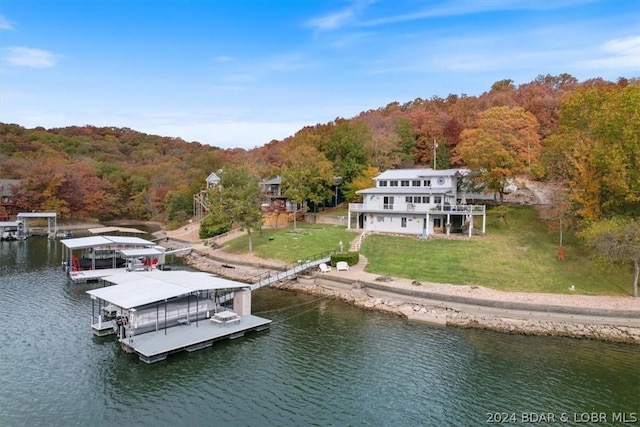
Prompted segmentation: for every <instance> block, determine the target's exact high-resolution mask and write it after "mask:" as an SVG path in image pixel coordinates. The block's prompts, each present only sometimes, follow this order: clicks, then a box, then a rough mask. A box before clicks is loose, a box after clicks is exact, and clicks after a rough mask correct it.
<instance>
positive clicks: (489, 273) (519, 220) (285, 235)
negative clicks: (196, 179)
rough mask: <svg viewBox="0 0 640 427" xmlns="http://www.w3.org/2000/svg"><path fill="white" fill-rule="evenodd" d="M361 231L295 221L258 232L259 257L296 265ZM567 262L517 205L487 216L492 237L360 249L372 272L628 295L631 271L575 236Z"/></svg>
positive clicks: (240, 244) (379, 238)
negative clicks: (599, 260)
mask: <svg viewBox="0 0 640 427" xmlns="http://www.w3.org/2000/svg"><path fill="white" fill-rule="evenodd" d="M357 236H358V233H355V232H350V231H347V230H346V229H345V228H344V227H338V226H333V225H321V224H317V225H310V224H305V223H302V224H300V223H299V224H298V229H297V230H295V231H294V230H293V227H292V226H290V227H289V228H286V229H280V230H265V231H263V232H262V233H254V239H253V240H254V252H255V253H256V255H258V256H260V257H264V258H275V259H280V260H284V261H287V262H291V263H294V262H296V261H297V260H300V259H305V258H307V257H311V256H313V255H315V254H318V253H321V252H327V251H331V250H336V249H338V246H339V242H340V241H342V242H343V244H344V247H345V249H348V247H349V242H350V241H351V240H352V239H354V238H356V237H357ZM564 247H565V250H566V255H565V261H564V262H559V261H557V259H556V253H557V248H558V235H557V234H553V235H551V234H549V233H548V232H547V224H546V222H544V221H542V220H541V219H540V218H539V217H538V215H537V212H536V211H535V209H534V208H531V207H526V206H525V207H515V208H514V210H513V212H512V213H511V214H509V215H508V216H507V218H506V221H499V220H498V219H497V218H496V217H494V216H492V215H491V213H490V211H489V212H488V215H487V235H486V236H484V237H474V238H473V239H472V240H470V241H469V240H466V239H460V240H458V239H451V240H447V239H429V240H419V239H417V238H414V237H397V236H387V235H379V234H373V235H370V236H369V237H367V238H366V239H365V241H364V244H363V247H362V249H361V251H362V254H363V255H365V256H366V257H367V258H368V260H369V264H368V266H367V271H368V272H370V273H374V274H380V275H388V276H395V277H404V278H408V279H414V280H418V281H424V282H437V283H451V284H464V285H481V286H486V287H490V288H494V289H500V290H510V291H523V292H550V293H570V291H569V287H570V286H572V285H573V286H575V291H574V292H573V293H576V294H593V295H596V294H597V295H631V291H632V289H631V281H632V272H631V267H630V266H629V267H622V268H621V267H614V266H611V267H610V268H605V267H603V266H602V265H598V264H595V263H593V262H592V261H591V260H590V259H589V256H588V254H587V253H585V252H584V251H583V250H582V249H581V248H580V247H579V246H578V245H577V244H576V241H575V239H573V238H572V236H570V235H568V233H567V232H565V236H564ZM247 249H248V243H247V237H246V236H243V237H240V238H238V239H235V240H233V241H231V242H229V243H228V246H227V250H228V251H230V252H234V253H242V252H246V251H247Z"/></svg>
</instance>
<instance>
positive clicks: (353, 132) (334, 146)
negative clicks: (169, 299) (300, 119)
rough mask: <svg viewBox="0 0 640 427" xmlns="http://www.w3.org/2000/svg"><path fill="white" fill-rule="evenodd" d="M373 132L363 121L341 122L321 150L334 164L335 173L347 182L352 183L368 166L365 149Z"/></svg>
mask: <svg viewBox="0 0 640 427" xmlns="http://www.w3.org/2000/svg"><path fill="white" fill-rule="evenodd" d="M370 139H371V132H370V131H369V129H368V128H367V126H366V125H365V124H364V123H363V122H361V121H355V122H352V123H350V122H349V121H347V120H343V121H340V122H339V123H338V124H336V126H335V127H334V128H333V130H332V132H331V134H330V135H329V138H328V140H327V141H326V142H325V143H324V144H323V146H322V148H321V150H322V152H323V153H324V155H325V156H326V158H327V159H328V160H329V161H330V162H331V163H333V166H334V172H335V174H336V175H337V176H341V177H342V178H343V179H344V181H345V182H350V181H351V180H352V179H353V178H354V177H355V176H357V175H358V174H359V173H360V171H362V169H363V168H364V167H365V166H366V165H367V153H366V150H365V147H366V146H367V142H368V141H369V140H370Z"/></svg>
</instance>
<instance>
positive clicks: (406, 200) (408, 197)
mask: <svg viewBox="0 0 640 427" xmlns="http://www.w3.org/2000/svg"><path fill="white" fill-rule="evenodd" d="M404 201H405V202H406V203H413V197H411V196H407V197H405V198H404Z"/></svg>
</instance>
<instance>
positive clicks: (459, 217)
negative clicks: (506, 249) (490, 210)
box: [347, 169, 486, 237]
mask: <svg viewBox="0 0 640 427" xmlns="http://www.w3.org/2000/svg"><path fill="white" fill-rule="evenodd" d="M467 172H468V171H467V170H466V169H445V170H435V169H395V170H388V171H385V172H383V173H381V174H380V175H378V176H377V177H375V178H374V180H375V187H373V188H367V189H365V190H360V191H358V192H357V194H361V195H362V198H363V203H349V214H348V215H349V216H348V219H347V224H349V225H348V227H349V228H352V216H354V223H355V227H356V228H357V229H361V230H368V231H378V232H385V233H399V234H412V235H421V236H423V237H427V236H429V235H432V234H437V233H445V234H449V233H465V234H468V235H469V236H471V233H472V230H473V228H474V221H478V220H480V219H482V224H481V230H482V234H484V233H485V230H486V210H485V206H484V205H468V204H466V200H465V192H464V189H463V188H462V185H461V183H462V179H463V177H464V175H465V174H466V173H467Z"/></svg>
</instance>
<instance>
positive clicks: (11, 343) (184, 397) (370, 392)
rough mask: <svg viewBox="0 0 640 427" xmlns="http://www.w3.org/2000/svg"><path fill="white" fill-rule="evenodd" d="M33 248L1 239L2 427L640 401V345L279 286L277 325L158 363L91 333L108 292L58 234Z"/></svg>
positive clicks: (355, 420)
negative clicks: (427, 320)
mask: <svg viewBox="0 0 640 427" xmlns="http://www.w3.org/2000/svg"><path fill="white" fill-rule="evenodd" d="M5 243H10V244H5ZM14 243H15V244H14ZM23 243H24V242H4V243H2V244H1V245H0V256H1V259H2V263H1V264H0V271H1V272H2V273H1V274H2V276H1V277H2V278H1V283H0V313H2V315H3V322H4V327H5V330H4V333H2V334H0V360H2V361H3V363H1V364H0V378H2V385H3V387H1V388H0V425H26V424H29V425H51V424H52V423H53V424H55V425H87V424H91V425H114V424H123V425H154V426H157V425H167V426H169V425H171V426H174V425H186V424H189V425H203V426H209V425H248V426H253V425H255V426H263V425H374V426H375V425H477V424H485V423H486V417H487V415H486V414H487V413H488V412H495V411H507V412H514V411H515V412H524V411H532V412H554V413H560V412H569V411H572V412H573V411H608V412H611V411H626V412H633V411H636V412H637V411H639V410H640V408H638V396H640V372H639V370H638V369H637V363H638V360H640V348H639V347H638V346H631V345H620V344H607V343H602V342H596V341H586V340H585V341H580V340H574V339H564V338H551V337H528V336H517V335H516V336H512V335H504V334H498V333H493V332H488V331H481V330H473V329H455V328H445V327H433V326H429V325H424V324H419V323H410V322H407V321H406V320H405V319H403V318H400V317H398V316H394V315H389V314H386V313H378V312H370V311H364V310H361V309H358V308H355V307H352V306H350V305H347V304H344V303H341V302H339V301H335V300H331V299H327V298H319V297H317V296H311V295H305V294H301V293H295V292H285V291H278V290H273V289H269V288H266V289H261V290H259V291H257V292H256V293H255V294H254V296H253V308H254V312H256V313H257V314H258V315H260V316H262V317H266V318H270V319H272V320H273V324H272V327H271V330H270V331H266V332H261V333H255V334H249V335H247V336H245V337H244V338H240V339H237V340H233V341H222V342H218V343H215V344H214V346H213V347H212V348H209V349H205V350H202V351H198V352H194V353H179V354H174V355H171V356H169V358H168V359H167V360H166V361H164V362H160V363H156V364H153V365H146V364H145V363H142V362H140V361H139V360H138V359H137V358H136V357H135V356H133V355H128V354H125V353H124V352H122V351H121V350H120V348H119V347H118V345H117V343H116V341H115V340H114V339H113V338H95V337H93V336H92V334H91V332H90V328H89V323H90V319H91V300H90V298H89V297H88V295H87V294H86V290H88V289H91V288H92V287H93V286H96V285H89V286H87V285H83V286H78V285H73V284H70V283H69V282H68V281H67V279H66V277H65V276H64V274H63V272H62V270H61V269H60V267H59V261H60V260H59V259H58V257H59V250H58V249H56V245H55V242H49V241H47V239H36V238H34V239H30V240H29V241H28V242H27V244H23ZM52 420H55V421H53V422H52Z"/></svg>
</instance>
